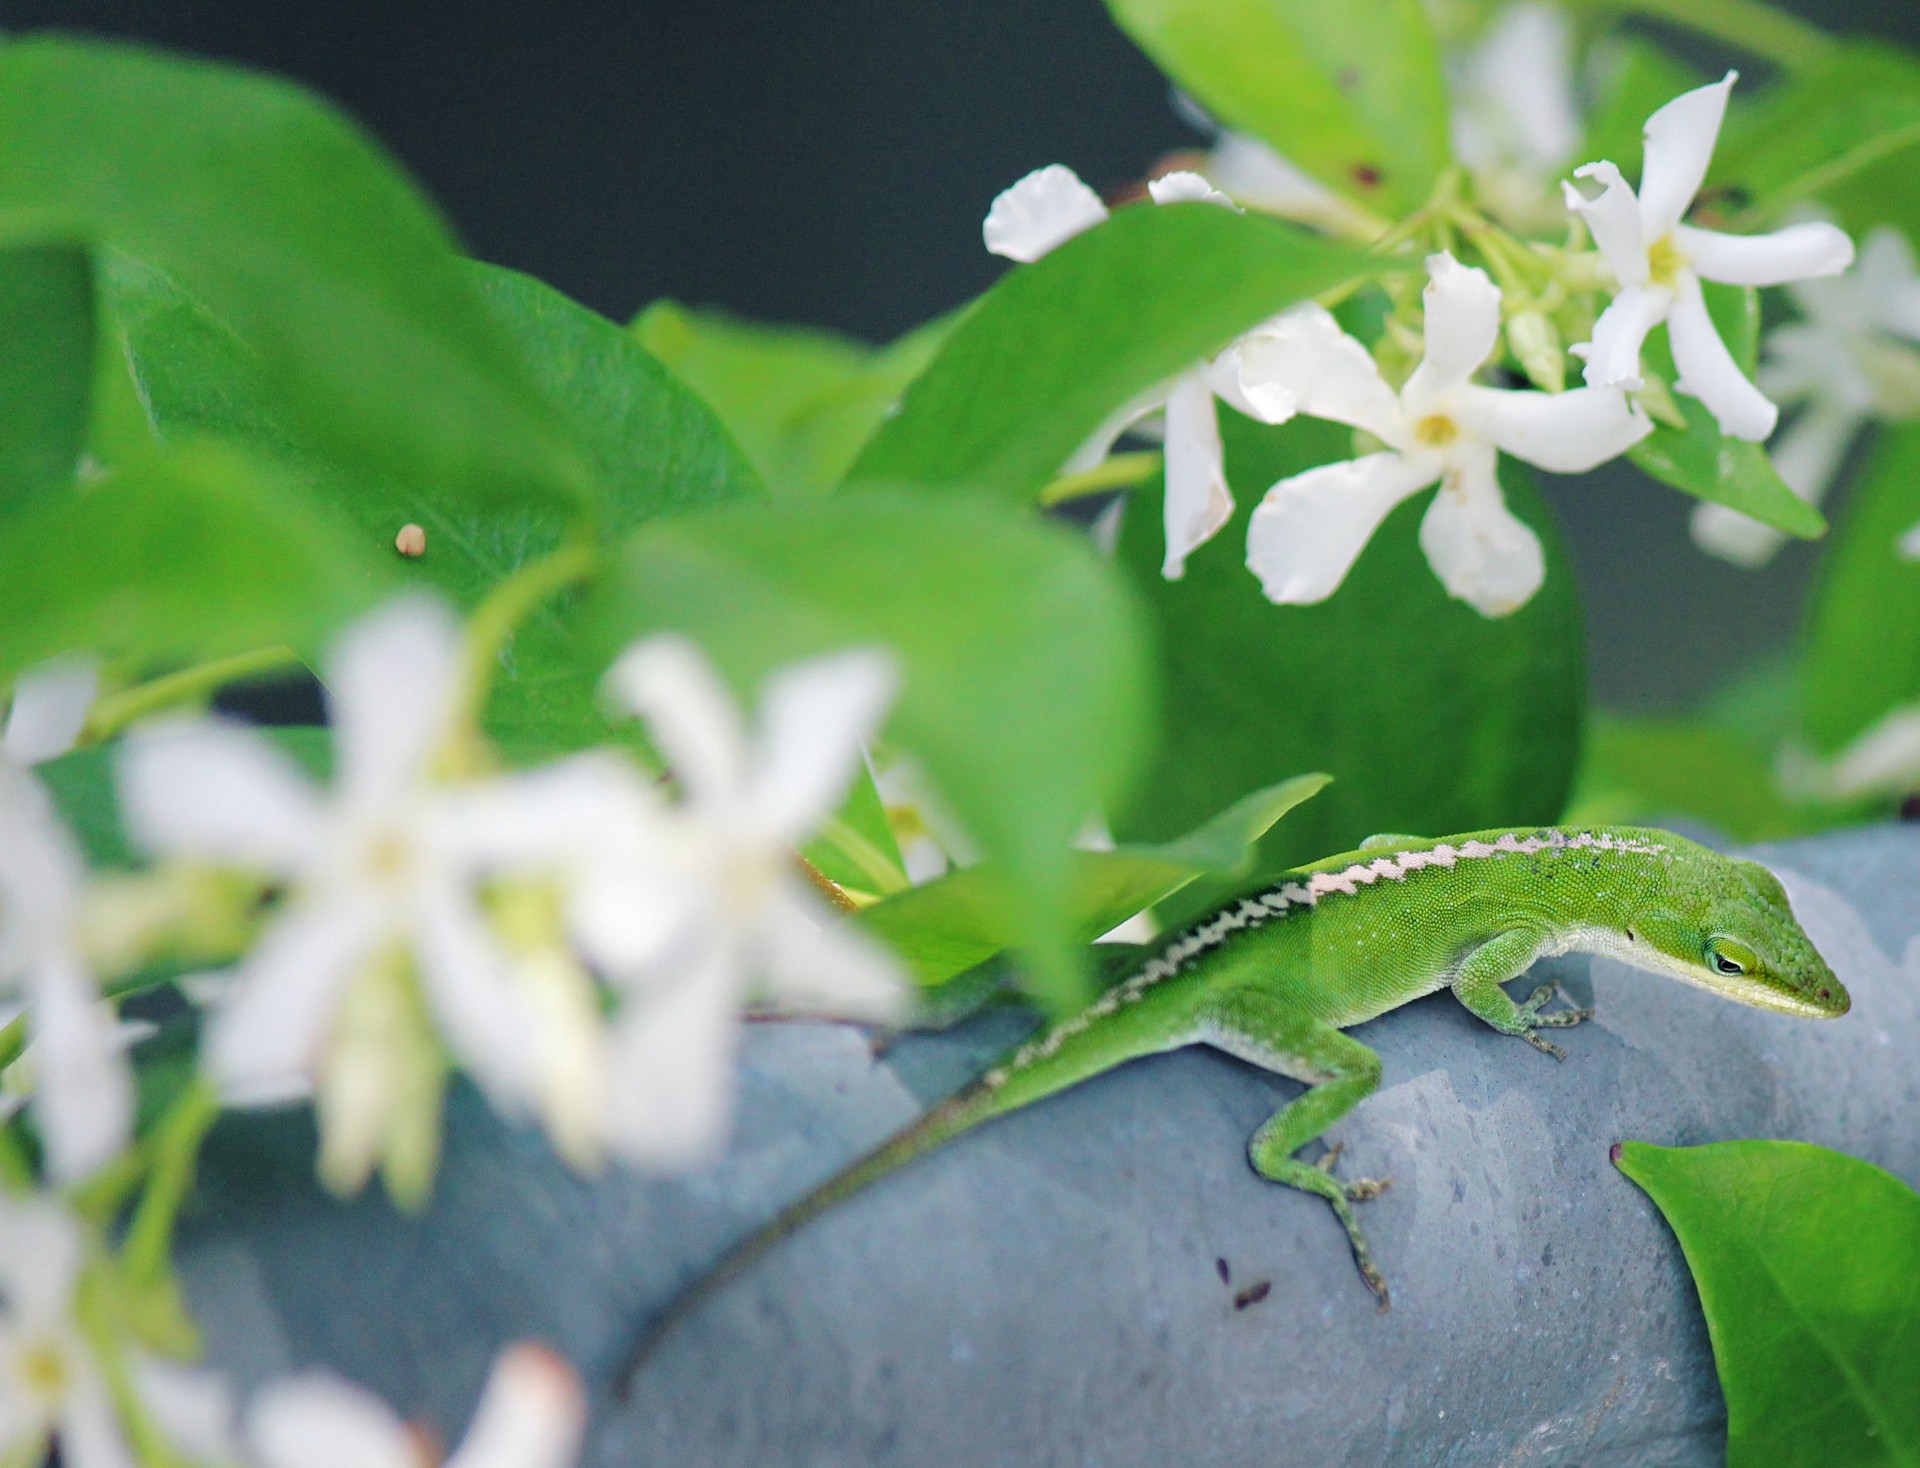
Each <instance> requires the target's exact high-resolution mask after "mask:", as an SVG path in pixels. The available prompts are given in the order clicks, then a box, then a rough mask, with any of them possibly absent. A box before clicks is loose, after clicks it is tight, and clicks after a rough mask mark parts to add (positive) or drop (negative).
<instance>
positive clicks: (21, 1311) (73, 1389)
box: [0, 1198, 225, 1468]
mask: <svg viewBox="0 0 1920 1468" xmlns="http://www.w3.org/2000/svg"><path fill="white" fill-rule="evenodd" d="M86 1263H87V1258H86V1247H85V1244H84V1242H83V1239H82V1236H81V1233H80V1228H79V1225H78V1224H77V1223H76V1222H75V1221H74V1220H73V1218H72V1217H70V1216H69V1215H68V1214H67V1212H66V1211H65V1210H64V1209H62V1208H61V1207H60V1206H59V1205H57V1204H55V1203H54V1202H52V1201H51V1200H50V1199H46V1198H33V1199H28V1200H25V1201H18V1200H12V1199H4V1198H0V1296H3V1297H4V1300H3V1301H0V1457H3V1458H4V1460H5V1461H6V1462H8V1463H21V1464H32V1463H39V1462H41V1461H42V1460H43V1458H44V1457H45V1456H46V1454H47V1451H48V1448H49V1446H50V1444H52V1443H53V1442H55V1441H57V1442H58V1443H59V1447H60V1458H61V1461H62V1462H63V1463H65V1464H66V1465H68V1468H131V1465H132V1464H133V1463H134V1461H135V1459H134V1454H133V1450H132V1447H131V1445H130V1444H129V1441H128V1436H127V1433H126V1431H125V1429H124V1428H123V1426H122V1424H121V1420H120V1415H119V1411H118V1410H117V1408H116V1404H115V1401H114V1397H113V1394H112V1392H111V1390H110V1389H109V1386H108V1380H109V1376H110V1372H111V1369H112V1366H115V1365H117V1366H119V1367H122V1368H124V1369H125V1379H126V1384H127V1388H128V1390H129V1392H130V1395H131V1399H132V1400H131V1402H130V1404H129V1405H130V1406H131V1407H132V1409H133V1410H137V1411H139V1412H141V1413H143V1414H145V1415H146V1416H147V1417H148V1418H149V1419H150V1420H151V1421H152V1422H153V1423H154V1425H155V1426H156V1427H158V1428H159V1429H160V1430H161V1432H162V1433H163V1434H164V1435H166V1436H167V1437H169V1438H171V1439H172V1445H173V1446H175V1447H178V1448H182V1449H185V1450H186V1451H188V1452H190V1453H193V1454H195V1455H196V1456H205V1457H211V1456H216V1455H217V1452H218V1449H219V1447H220V1445H221V1443H222V1441H223V1439H224V1436H225V1432H224V1429H225V1408H224V1402H225V1394H224V1390H223V1388H222V1387H221V1386H220V1384H219V1382H218V1380H217V1379H216V1378H212V1377H210V1376H207V1375H205V1374H204V1373H200V1372H195V1371H190V1370H187V1369H186V1368H184V1367H179V1366H173V1365H169V1364H167V1363H163V1362H160V1361H157V1360H154V1359H152V1358H149V1357H147V1356H145V1355H143V1354H142V1353H140V1352H138V1351H137V1350H136V1349H134V1348H132V1347H130V1346H128V1347H125V1348H123V1351H122V1354H121V1357H120V1359H119V1360H118V1361H117V1362H115V1363H107V1362H103V1361H102V1360H101V1359H100V1357H99V1355H98V1354H97V1343H96V1342H95V1341H94V1340H92V1339H91V1338H90V1336H89V1332H88V1331H87V1330H86V1329H85V1328H83V1326H82V1325H81V1323H80V1321H79V1320H78V1318H77V1317H76V1307H77V1305H78V1302H79V1292H80V1286H81V1281H82V1276H83V1274H84V1272H85V1269H86Z"/></svg>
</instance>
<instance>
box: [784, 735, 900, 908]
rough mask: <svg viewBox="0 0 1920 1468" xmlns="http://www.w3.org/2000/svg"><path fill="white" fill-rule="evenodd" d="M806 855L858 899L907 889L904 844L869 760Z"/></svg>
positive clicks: (804, 851)
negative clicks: (874, 779)
mask: <svg viewBox="0 0 1920 1468" xmlns="http://www.w3.org/2000/svg"><path fill="white" fill-rule="evenodd" d="M800 854H801V855H802V856H804V857H806V859H807V860H808V861H810V862H812V863H813V864H814V865H815V866H816V867H818V868H819V869H820V870H821V872H822V873H824V874H825V875H826V876H827V877H829V878H831V879H832V880H833V881H834V882H835V883H837V884H838V885H840V886H841V887H843V888H845V889H846V890H847V891H848V892H849V893H851V894H853V896H854V898H855V900H856V901H857V900H860V899H862V898H876V897H886V896H889V895H890V894H892V893H895V892H900V891H904V890H905V889H906V886H907V869H906V863H905V862H904V861H903V860H902V859H901V857H900V843H899V841H898V840H897V839H896V838H895V837H894V834H893V827H892V825H891V824H889V823H888V820H887V808H886V806H885V805H883V804H882V803H881V800H880V791H879V790H878V789H877V788H876V787H875V785H874V783H873V773H872V771H870V770H869V769H868V768H867V766H866V762H865V761H862V762H861V764H860V766H859V768H858V769H856V770H855V771H854V772H853V785H852V787H851V788H850V789H849V790H848V791H847V798H846V799H845V800H844V801H842V802H841V805H840V809H839V810H838V811H837V812H836V813H835V814H834V816H833V818H832V819H831V820H829V821H828V822H827V824H826V825H825V827H823V828H822V829H821V832H820V834H819V836H817V837H816V838H815V839H814V840H813V841H812V842H810V843H809V844H808V845H807V847H806V849H805V850H803V851H802V852H801V853H800Z"/></svg>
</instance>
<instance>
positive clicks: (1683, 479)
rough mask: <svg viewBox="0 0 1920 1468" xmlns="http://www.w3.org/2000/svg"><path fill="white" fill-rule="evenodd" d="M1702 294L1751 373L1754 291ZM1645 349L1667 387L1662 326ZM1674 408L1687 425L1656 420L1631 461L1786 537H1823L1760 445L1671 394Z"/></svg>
mask: <svg viewBox="0 0 1920 1468" xmlns="http://www.w3.org/2000/svg"><path fill="white" fill-rule="evenodd" d="M1705 290H1706V296H1707V307H1708V309H1709V310H1710V311H1711V312H1712V313H1713V319H1714V322H1715V324H1717V325H1718V326H1719V328H1720V334H1721V336H1722V338H1723V339H1724V340H1725V341H1726V344H1727V348H1728V350H1729V351H1731V352H1732V353H1733V357H1734V360H1735V361H1736V362H1738V363H1739V364H1740V368H1741V370H1742V371H1744V372H1746V373H1747V374H1748V375H1749V376H1751V375H1752V373H1753V368H1754V360H1755V358H1756V357H1757V355H1758V353H1759V338H1760V293H1759V292H1758V291H1756V290H1753V289H1752V288H1751V287H1742V286H1724V285H1715V284H1713V283H1712V282H1707V283H1706V285H1705ZM1644 350H1645V357H1646V366H1647V370H1648V371H1649V372H1651V373H1652V374H1654V375H1655V376H1658V377H1659V378H1661V379H1662V380H1663V381H1665V382H1669V383H1670V382H1673V381H1674V380H1675V376H1676V373H1675V370H1674V366H1673V354H1672V352H1671V351H1670V350H1669V349H1668V346H1667V334H1666V331H1665V329H1664V328H1662V329H1661V330H1660V331H1657V332H1655V333H1654V335H1653V336H1651V337H1649V338H1648V340H1647V344H1646V347H1645V349H1644ZM1673 403H1674V406H1675V407H1676V408H1678V409H1679V410H1680V413H1681V415H1682V416H1683V417H1684V418H1685V419H1686V421H1687V426H1686V427H1685V428H1684V429H1679V428H1675V427H1673V426H1672V425H1670V424H1666V423H1656V424H1655V425H1654V430H1653V432H1652V433H1650V434H1648V435H1647V436H1646V437H1645V438H1643V439H1641V440H1640V442H1639V443H1637V444H1635V445H1634V446H1633V447H1632V448H1631V449H1629V450H1628V456H1629V457H1630V458H1631V459H1632V460H1633V462H1634V463H1635V464H1637V465H1639V466H1640V468H1641V469H1643V470H1645V471H1646V472H1647V473H1648V474H1651V475H1652V476H1653V477H1654V478H1655V479H1658V480H1659V481H1660V482H1661V483H1663V484H1670V485H1672V486H1673V487H1674V488H1675V489H1678V490H1682V491H1684V492H1685V493H1687V494H1690V495H1693V496H1695V497H1696V498H1698V499H1703V500H1711V501H1712V502H1713V503H1715V504H1720V505H1726V506H1729V507H1730V508H1732V509H1735V510H1738V511H1740V513H1741V514H1743V515H1751V516H1752V517H1753V518H1754V519H1756V520H1760V521H1763V522H1765V523H1766V524H1768V525H1771V526H1773V528H1774V529H1776V530H1780V531H1784V532H1785V533H1786V534H1788V535H1794V536H1798V537H1799V538H1800V539H1802V540H1817V539H1819V537H1820V536H1822V535H1824V534H1826V530H1827V520H1826V516H1824V515H1822V514H1821V513H1820V512H1819V511H1818V510H1817V509H1815V508H1814V507H1813V506H1812V505H1810V504H1808V503H1807V502H1806V501H1805V500H1803V499H1802V498H1800V496H1799V495H1797V494H1795V493H1794V492H1793V490H1792V488H1791V487H1790V486H1789V485H1788V484H1787V482H1786V480H1784V479H1782V478H1781V477H1780V474H1779V471H1778V470H1776V469H1775V468H1774V467H1773V461H1772V460H1771V459H1769V458H1768V457H1767V451H1766V449H1765V448H1764V447H1762V446H1761V445H1760V444H1757V443H1749V442H1748V441H1747V440H1745V439H1741V438H1731V437H1728V436H1727V435H1725V434H1723V433H1721V431H1720V425H1719V423H1718V422H1717V421H1715V419H1714V416H1713V414H1712V413H1710V412H1709V411H1708V410H1707V405H1706V404H1705V403H1703V402H1701V401H1700V400H1699V399H1698V398H1696V397H1692V396H1690V395H1688V394H1686V393H1679V392H1676V393H1674V394H1673Z"/></svg>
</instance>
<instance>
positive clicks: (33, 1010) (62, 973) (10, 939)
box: [0, 756, 133, 1182]
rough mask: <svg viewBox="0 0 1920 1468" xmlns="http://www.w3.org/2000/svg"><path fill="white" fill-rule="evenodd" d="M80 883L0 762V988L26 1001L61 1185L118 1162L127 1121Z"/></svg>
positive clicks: (15, 777)
mask: <svg viewBox="0 0 1920 1468" xmlns="http://www.w3.org/2000/svg"><path fill="white" fill-rule="evenodd" d="M86 876H87V868H86V862H85V859H84V858H83V857H82V856H81V853H80V849H79V847H78V846H77V845H76V844H75V843H74V840H73V837H72V836H71V835H70V834H69V833H68V831H67V829H66V827H65V826H64V825H63V824H62V823H61V820H60V817H59V815H58V813H57V812H56V811H55V810H54V807H53V801H52V800H51V799H50V798H49V797H48V795H47V792H46V790H45V789H44V788H42V786H41V785H40V782H39V781H38V780H36V779H34V777H33V776H32V775H30V774H28V773H27V771H25V770H24V769H22V768H20V767H19V766H18V765H16V764H14V763H13V762H12V761H11V760H9V759H7V758H5V757H4V756H0V988H3V989H4V990H6V991H8V992H11V993H14V994H17V995H19V996H20V997H21V998H23V999H24V1000H25V1002H26V1010H27V1024H28V1026H29V1029H30V1033H31V1035H32V1049H33V1051H34V1060H35V1064H34V1067H33V1069H34V1072H35V1075H36V1085H35V1090H36V1093H37V1098H38V1099H37V1101H36V1103H35V1108H34V1111H35V1116H36V1118H37V1119H38V1121H39V1124H40V1133H41V1136H42V1137H43V1139H44V1140H45V1142H46V1146H47V1160H48V1164H49V1166H50V1168H51V1170H52V1172H53V1175H54V1176H55V1177H56V1178H58V1179H60V1180H61V1181H63V1182H76V1181H78V1180H80V1179H81V1178H84V1177H87V1176H90V1175H91V1174H92V1173H94V1172H97V1171H98V1170H99V1169H100V1168H101V1167H103V1166H105V1165H106V1164H107V1163H108V1162H111V1161H112V1160H113V1159H114V1158H115V1157H117V1156H119V1155H120V1152H121V1150H122V1149H123V1148H124V1147H125V1146H126V1143H127V1138H128V1135H129V1131H130V1128H131V1126H132V1123H133V1079H132V1076H131V1075H130V1073H129V1071H128V1068H127V1061H126V1056H125V1054H124V1053H123V1049H124V1047H123V1046H122V1044H121V1040H120V1035H119V1026H118V1022H117V1020H116V1019H115V1017H114V1013H113V1008H112V1006H111V1005H109V1004H108V1003H106V1002H105V1001H104V1000H103V999H101V997H100V993H99V989H98V988H97V987H96V985H95V982H94V978H93V975H92V974H91V973H90V972H89V971H88V968H87V965H86V962H85V960H84V959H83V958H82V956H81V953H80V948H79V942H78V938H79V922H80V910H81V900H82V896H83V894H84V891H85V887H86Z"/></svg>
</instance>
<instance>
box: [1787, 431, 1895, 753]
mask: <svg viewBox="0 0 1920 1468" xmlns="http://www.w3.org/2000/svg"><path fill="white" fill-rule="evenodd" d="M1917 524H1920V425H1916V424H1908V425H1905V426H1901V427H1889V428H1886V429H1884V430H1882V433H1881V436H1880V440H1879V443H1878V444H1877V446H1876V447H1875V448H1874V450H1873V453H1872V457H1871V458H1870V459H1869V461H1868V463H1867V466H1866V467H1865V468H1864V469H1863V470H1862V471H1861V473H1860V475H1859V477H1858V479H1857V480H1856V481H1855V484H1854V491H1853V496H1852V499H1851V502H1850V503H1849V504H1848V505H1847V508H1846V518H1845V519H1844V520H1843V521H1842V522H1841V529H1840V533H1839V534H1838V535H1837V536H1836V537H1835V538H1834V541H1833V544H1832V545H1830V546H1829V547H1828V548H1827V555H1826V559H1825V560H1824V561H1823V562H1822V564H1821V567H1820V572H1819V577H1818V580H1817V581H1816V582H1815V585H1814V590H1813V614H1812V618H1811V629H1810V633H1809V636H1808V639H1807V652H1806V663H1805V697H1806V702H1805V722H1806V734H1807V737H1808V738H1809V739H1811V740H1812V741H1813V744H1814V747H1815V748H1816V749H1818V750H1819V751H1821V752H1822V753H1826V754H1832V753H1833V752H1835V751H1836V750H1838V749H1840V748H1841V747H1842V746H1844V745H1846V744H1848V743H1850V742H1851V741H1852V740H1853V739H1854V737H1855V736H1856V735H1858V734H1860V733H1861V732H1863V731H1864V730H1865V729H1866V728H1867V727H1868V726H1869V725H1871V724H1873V723H1874V722H1876V721H1877V720H1878V719H1879V718H1880V717H1881V715H1883V714H1885V713H1887V712H1889V711H1890V710H1892V709H1894V708H1897V707H1899V706H1900V705H1902V704H1906V703H1911V702H1913V701H1914V700H1916V699H1920V561H1911V560H1908V559H1907V558H1906V557H1905V556H1902V555H1901V554H1900V552H1899V550H1898V549H1897V547H1896V543H1897V541H1898V540H1899V538H1900V537H1901V536H1902V535H1903V534H1905V533H1906V532H1907V531H1908V530H1910V529H1912V528H1913V527H1914V526H1915V525H1917Z"/></svg>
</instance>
